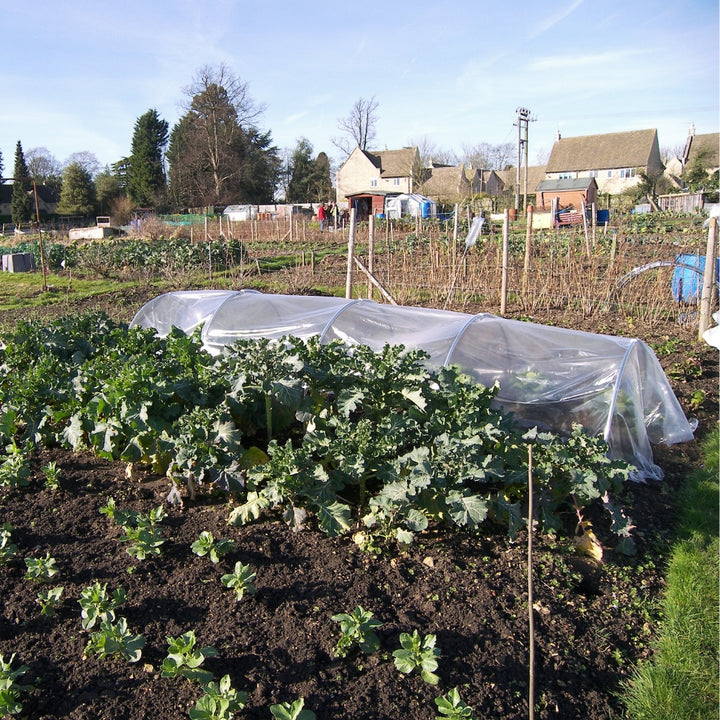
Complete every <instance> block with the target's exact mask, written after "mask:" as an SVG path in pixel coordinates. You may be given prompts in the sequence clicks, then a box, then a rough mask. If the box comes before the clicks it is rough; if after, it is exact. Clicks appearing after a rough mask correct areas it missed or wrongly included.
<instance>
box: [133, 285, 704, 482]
mask: <svg viewBox="0 0 720 720" xmlns="http://www.w3.org/2000/svg"><path fill="white" fill-rule="evenodd" d="M131 325H133V326H139V327H146V328H154V329H156V330H157V332H158V334H159V335H161V336H162V335H167V334H168V332H169V331H170V329H171V328H172V327H173V326H175V327H178V328H180V329H182V330H183V331H185V332H186V333H190V332H192V331H193V330H195V329H196V328H198V327H199V326H202V334H201V337H202V340H203V344H204V346H205V348H206V349H207V350H208V351H209V352H211V353H215V354H217V353H220V352H222V349H223V347H225V346H226V345H230V344H232V343H233V342H235V341H236V340H241V339H253V338H271V339H272V338H275V339H280V338H282V337H285V336H293V337H299V338H303V339H306V338H308V337H311V336H319V337H320V340H321V342H331V341H332V340H341V341H342V342H344V343H346V344H348V345H353V344H358V345H368V346H370V347H371V348H373V349H376V350H380V349H382V347H384V346H385V345H386V344H391V345H404V346H405V347H408V348H418V349H421V350H424V351H425V352H426V353H428V354H429V356H430V359H429V364H430V365H432V366H435V367H440V366H442V365H458V366H459V367H461V368H462V369H463V371H464V372H466V373H467V374H468V375H470V376H471V377H473V378H474V379H476V380H477V381H478V382H479V383H482V384H483V385H485V386H488V387H490V386H493V385H494V384H495V383H497V384H498V386H499V392H498V395H497V397H496V402H497V403H498V405H500V406H501V407H502V408H504V409H505V410H507V411H509V412H512V413H513V414H514V415H515V418H516V419H517V420H518V422H520V423H521V424H523V425H526V426H528V427H532V426H538V427H540V428H542V429H546V430H550V431H552V432H556V433H560V434H568V433H569V432H570V431H571V429H572V426H573V425H574V424H576V423H578V424H580V425H582V426H583V427H584V428H585V430H586V431H587V432H588V433H589V434H591V435H594V436H595V435H601V436H602V437H604V438H605V440H606V441H607V442H608V444H609V447H610V454H611V456H612V457H616V458H622V459H625V460H627V461H629V462H631V463H633V464H634V465H635V466H636V467H637V468H638V478H639V479H644V478H657V479H660V478H662V471H661V469H660V468H659V467H658V466H657V465H655V463H654V462H653V456H652V444H658V443H666V444H668V445H670V444H674V443H679V442H687V441H689V440H692V439H693V429H694V428H693V427H692V426H691V424H690V423H689V422H688V420H687V419H686V418H685V415H684V413H683V411H682V408H681V407H680V404H679V403H678V401H677V398H676V397H675V394H674V393H673V391H672V388H671V387H670V384H669V382H668V380H667V378H666V377H665V373H664V372H663V370H662V367H661V366H660V363H659V362H658V360H657V358H656V357H655V355H654V353H653V352H652V350H651V349H650V348H649V347H648V345H646V344H645V343H643V342H642V341H640V340H636V339H632V338H622V337H614V336H611V335H598V334H594V333H587V332H581V331H577V330H569V329H565V328H558V327H551V326H546V325H538V324H534V323H528V322H521V321H518V320H508V319H506V318H501V317H497V316H495V315H490V314H486V313H482V314H479V315H470V314H466V313H457V312H450V311H446V310H434V309H430V308H419V307H403V306H397V305H381V304H378V303H376V302H374V301H372V300H346V299H344V298H336V297H316V296H304V295H266V294H264V293H259V292H256V291H254V290H239V291H225V290H209V291H202V290H201V291H179V292H172V293H167V294H165V295H160V296H158V297H156V298H154V299H153V300H151V301H150V302H148V303H147V304H146V305H144V306H143V307H142V308H141V309H140V310H139V311H138V312H137V314H136V315H135V317H134V318H133V320H132V323H131Z"/></svg>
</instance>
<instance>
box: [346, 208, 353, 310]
mask: <svg viewBox="0 0 720 720" xmlns="http://www.w3.org/2000/svg"><path fill="white" fill-rule="evenodd" d="M347 254H348V261H347V276H346V278H345V297H346V298H347V299H348V300H349V299H351V298H352V280H353V277H352V276H353V257H355V208H351V209H350V232H349V233H348V249H347Z"/></svg>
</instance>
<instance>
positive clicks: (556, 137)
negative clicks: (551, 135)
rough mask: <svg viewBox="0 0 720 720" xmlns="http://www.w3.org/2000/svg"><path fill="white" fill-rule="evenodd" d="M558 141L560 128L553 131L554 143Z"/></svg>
mask: <svg viewBox="0 0 720 720" xmlns="http://www.w3.org/2000/svg"><path fill="white" fill-rule="evenodd" d="M558 140H560V128H558V129H557V130H556V131H555V142H557V141H558Z"/></svg>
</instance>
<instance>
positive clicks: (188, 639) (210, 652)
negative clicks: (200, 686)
mask: <svg viewBox="0 0 720 720" xmlns="http://www.w3.org/2000/svg"><path fill="white" fill-rule="evenodd" d="M166 639H167V642H168V654H167V657H166V658H165V659H164V660H163V662H162V672H161V676H162V677H166V678H174V677H180V676H182V677H185V678H187V679H188V680H197V681H198V682H200V683H209V682H210V681H211V680H212V679H213V674H212V673H211V672H209V671H207V670H203V669H202V668H201V667H200V665H202V663H203V662H204V661H205V660H206V659H207V658H209V657H215V656H216V655H217V650H215V648H213V647H210V646H208V647H204V648H200V649H196V648H195V645H196V643H197V640H196V638H195V632H194V631H193V630H188V631H187V632H185V633H183V634H182V635H180V636H178V637H176V638H173V637H170V636H168V637H167V638H166Z"/></svg>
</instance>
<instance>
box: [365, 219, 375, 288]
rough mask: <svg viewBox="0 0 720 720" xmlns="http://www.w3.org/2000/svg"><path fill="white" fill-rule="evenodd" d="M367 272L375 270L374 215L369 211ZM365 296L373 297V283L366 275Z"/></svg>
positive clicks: (371, 272)
mask: <svg viewBox="0 0 720 720" xmlns="http://www.w3.org/2000/svg"><path fill="white" fill-rule="evenodd" d="M368 272H369V273H370V275H372V274H373V273H374V272H375V215H373V214H372V213H370V217H369V218H368ZM367 296H368V297H369V298H370V299H371V300H372V298H373V284H372V282H371V280H370V277H369V276H368V284H367Z"/></svg>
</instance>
